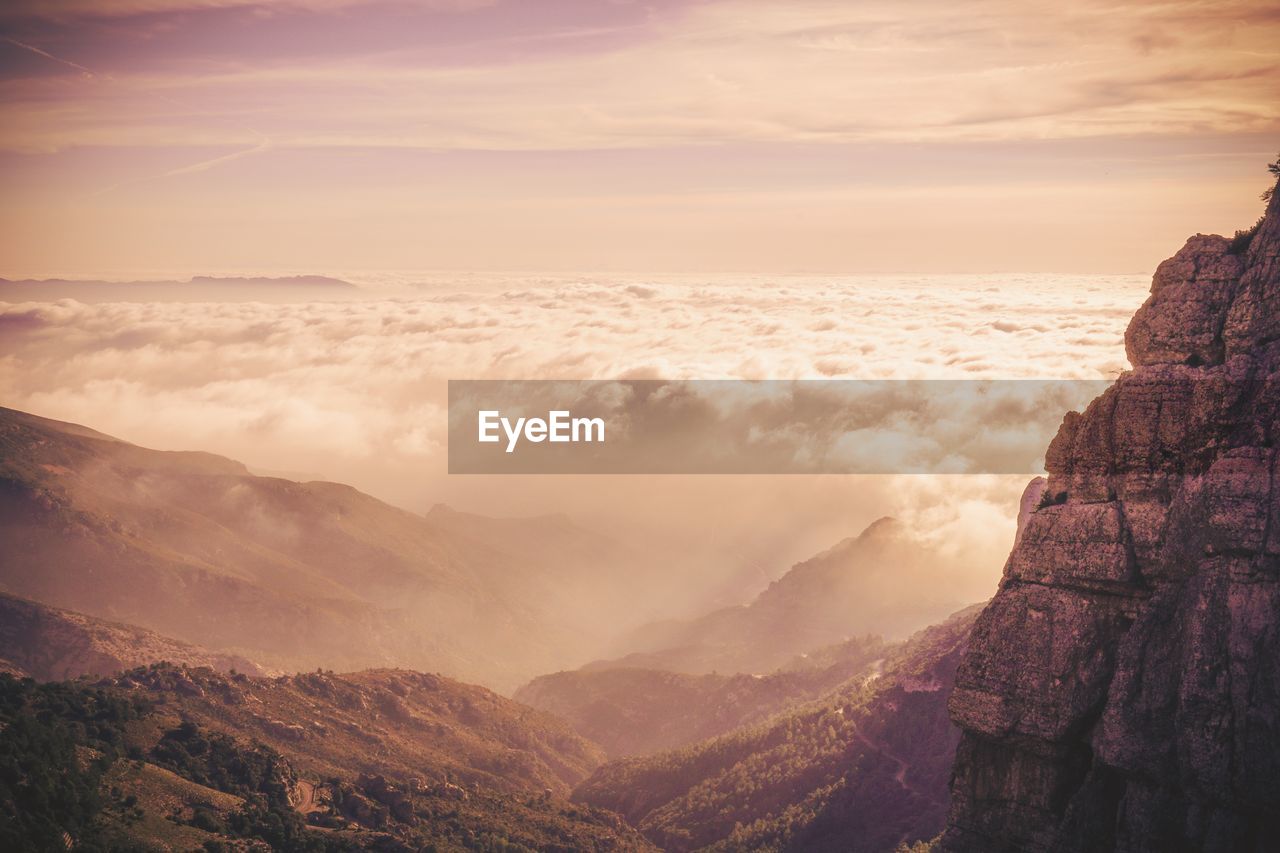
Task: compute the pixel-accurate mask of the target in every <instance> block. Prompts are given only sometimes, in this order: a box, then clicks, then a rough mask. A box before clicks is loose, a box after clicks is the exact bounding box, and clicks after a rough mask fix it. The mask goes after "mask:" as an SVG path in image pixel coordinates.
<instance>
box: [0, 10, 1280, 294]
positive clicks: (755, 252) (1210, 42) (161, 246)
mask: <svg viewBox="0 0 1280 853" xmlns="http://www.w3.org/2000/svg"><path fill="white" fill-rule="evenodd" d="M1278 92H1280V7H1277V6H1276V5H1275V4H1274V3H1269V2H1265V1H1264V0H1263V1H1260V0H1226V2H1181V1H1180V0H1169V2H1124V0H1121V2H1106V3H1103V2H1099V0H1084V2H1079V3H1067V4H1064V3H1047V2H1046V3H1041V2H1024V0H986V2H974V3H965V4H956V3H952V2H943V0H911V2H890V0H870V2H859V3H849V2H840V0H786V2H782V1H781V0H777V1H776V2H771V0H658V2H639V0H637V1H636V2H628V0H539V2H530V0H426V1H425V2H414V3H409V2H388V0H368V2H364V1H363V0H284V2H247V1H246V2H242V0H118V2H112V3H100V2H92V0H41V2H37V0H10V2H8V3H6V4H4V6H3V8H0V114H2V115H3V121H2V122H0V181H3V184H4V186H5V196H6V204H5V205H4V208H3V211H0V233H3V235H4V236H3V237H0V276H7V277H17V276H44V275H55V274H57V275H113V274H115V275H124V274H139V273H144V274H145V273H146V272H147V271H155V270H165V271H177V272H186V273H205V272H217V271H223V270H241V271H254V272H264V273H265V272H284V271H288V272H314V273H323V272H330V271H333V270H352V269H355V270H494V271H514V270H520V271H552V270H554V271H598V272H611V271H612V272H620V271H630V272H643V273H647V272H655V273H656V272H691V273H698V272H703V273H710V272H741V273H799V274H806V273H875V272H904V271H905V272H937V273H968V272H974V273H984V272H1061V273H1117V274H1119V273H1149V271H1150V270H1151V269H1152V268H1153V267H1154V265H1155V263H1156V262H1158V261H1159V260H1160V259H1162V258H1164V257H1166V256H1168V254H1170V253H1171V251H1172V249H1173V248H1176V246H1177V245H1178V244H1179V243H1180V241H1181V240H1182V239H1183V238H1184V237H1185V236H1186V235H1187V234H1190V233H1194V232H1197V231H1218V232H1230V231H1232V230H1234V229H1236V228H1243V227H1246V226H1248V225H1249V224H1251V223H1252V221H1253V220H1254V219H1255V218H1256V217H1257V216H1258V214H1259V213H1260V205H1259V203H1258V200H1257V196H1258V193H1259V192H1260V191H1261V190H1262V189H1263V188H1264V187H1265V185H1266V177H1265V173H1264V170H1263V167H1264V165H1265V163H1266V162H1268V161H1269V160H1270V159H1272V158H1273V157H1274V156H1275V153H1276V151H1277V149H1280V97H1277V93H1278Z"/></svg>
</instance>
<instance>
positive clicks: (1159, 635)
mask: <svg viewBox="0 0 1280 853" xmlns="http://www.w3.org/2000/svg"><path fill="white" fill-rule="evenodd" d="M1125 343H1126V348H1127V350H1128V354H1129V358H1130V361H1131V362H1132V364H1133V366H1134V369H1133V370H1132V371H1131V372H1129V373H1126V374H1125V375H1123V376H1122V377H1121V378H1120V379H1119V380H1117V382H1116V383H1115V385H1113V386H1112V387H1111V388H1110V389H1108V390H1107V391H1106V392H1105V393H1104V394H1103V395H1102V396H1100V397H1099V398H1098V399H1096V400H1094V401H1093V403H1092V404H1090V406H1089V407H1088V408H1087V409H1086V411H1085V412H1084V413H1083V414H1077V413H1074V412H1073V413H1070V414H1068V415H1067V417H1066V418H1065V419H1064V421H1063V424H1062V427H1061V429H1060V430H1059V432H1058V435H1057V437H1056V438H1055V439H1054V440H1053V443H1052V444H1051V445H1050V448H1049V451H1048V454H1047V457H1046V459H1047V463H1046V467H1047V468H1048V471H1049V479H1048V483H1047V486H1046V489H1045V492H1046V495H1047V496H1048V497H1049V498H1051V500H1046V501H1044V502H1043V504H1042V505H1041V507H1040V508H1039V509H1037V510H1036V511H1035V512H1034V513H1032V514H1031V515H1030V516H1029V517H1028V518H1027V521H1026V525H1025V529H1023V530H1022V531H1021V536H1020V537H1019V540H1018V542H1017V544H1016V545H1015V546H1014V549H1013V552H1012V553H1011V554H1010V557H1009V561H1008V563H1007V564H1006V566H1005V570H1004V578H1003V580H1002V582H1001V585H1000V590H999V592H998V594H997V595H996V597H995V598H994V599H993V600H992V602H991V604H990V605H989V606H988V607H987V609H986V610H985V611H984V612H983V614H982V616H981V617H980V618H979V620H978V622H977V624H976V626H975V628H974V632H973V635H972V637H971V639H970V644H969V649H968V652H967V654H966V656H965V658H964V661H963V662H962V664H961V666H960V669H959V671H958V673H957V677H956V689H955V692H954V694H953V695H952V698H951V701H950V706H949V707H950V712H951V716H952V719H953V720H954V721H955V722H956V723H957V724H958V725H959V726H960V727H961V728H962V729H963V732H964V734H963V739H962V741H961V743H960V746H959V749H958V752H957V756H956V764H955V768H954V777H953V781H952V807H951V814H950V816H949V822H948V828H947V831H946V834H945V836H944V840H943V845H942V846H943V849H944V850H947V851H983V853H989V852H990V851H1001V850H1020V851H1022V850H1025V851H1055V853H1059V852H1060V853H1065V851H1101V850H1117V851H1168V850H1204V851H1224V853H1226V851H1262V850H1264V849H1266V850H1274V849H1276V847H1275V845H1276V844H1277V843H1280V453H1277V450H1276V447H1275V444H1276V440H1277V438H1280V194H1278V195H1277V197H1276V198H1275V199H1273V200H1272V202H1271V204H1270V207H1269V209H1268V211H1267V215H1266V217H1265V219H1264V221H1263V223H1262V225H1261V227H1260V229H1259V231H1258V233H1257V234H1256V235H1255V236H1254V238H1253V240H1252V242H1251V243H1250V245H1249V247H1248V249H1247V250H1246V251H1244V252H1242V253H1240V254H1232V253H1230V251H1229V242H1228V241H1227V240H1226V239H1224V238H1222V237H1207V236H1203V235H1198V236H1196V237H1193V238H1191V239H1190V240H1188V241H1187V244H1186V246H1184V247H1183V249H1182V250H1181V251H1179V252H1178V254H1176V255H1175V256H1174V257H1173V258H1170V259H1169V260H1167V261H1165V262H1164V263H1163V264H1161V265H1160V267H1159V269H1158V270H1157V271H1156V274H1155V279H1154V281H1153V283H1152V288H1151V296H1150V298H1149V299H1148V300H1147V302H1146V304H1144V305H1143V306H1142V308H1141V309H1140V310H1139V311H1138V313H1137V314H1136V315H1135V317H1134V318H1133V321H1132V322H1131V324H1130V326H1129V329H1128V332H1127V333H1126V336H1125ZM1063 493H1065V500H1064V498H1063Z"/></svg>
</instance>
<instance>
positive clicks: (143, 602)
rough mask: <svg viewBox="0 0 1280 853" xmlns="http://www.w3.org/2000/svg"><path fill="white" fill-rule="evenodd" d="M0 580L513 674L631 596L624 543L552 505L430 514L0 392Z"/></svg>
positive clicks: (304, 657)
mask: <svg viewBox="0 0 1280 853" xmlns="http://www.w3.org/2000/svg"><path fill="white" fill-rule="evenodd" d="M0 550H2V551H3V553H4V554H5V555H6V559H5V560H4V561H3V562H2V563H0V589H3V590H4V591H6V592H9V593H11V594H13V595H17V596H21V597H23V598H27V599H31V600H34V601H38V602H41V603H44V604H48V605H51V606H54V607H60V608H67V609H71V610H76V611H79V612H81V613H85V614H88V615H91V616H94V617H97V618H100V619H109V620H112V621H121V622H128V623H130V624H133V625H137V626H140V627H143V628H146V629H148V630H151V631H155V632H159V633H161V634H164V635H167V636H170V637H174V638H177V639H179V640H181V641H183V642H187V643H193V644H196V645H199V646H202V647H204V648H207V649H211V650H215V651H218V652H220V653H228V654H236V655H241V656H244V657H247V658H249V659H251V660H254V661H257V662H259V663H260V664H261V665H262V666H264V667H269V668H272V669H277V670H301V669H312V668H314V667H317V666H325V667H334V668H339V669H358V668H362V667H370V666H405V667H410V668H415V669H429V670H439V671H442V672H446V673H448V674H452V675H458V676H462V677H465V678H467V679H468V680H473V681H480V682H483V683H488V684H492V685H494V686H497V687H500V688H514V687H515V686H516V685H518V684H520V683H523V682H524V681H526V680H527V679H528V678H530V677H532V676H534V675H536V674H538V673H542V672H548V671H553V670H556V669H561V668H564V667H565V666H576V665H579V664H581V663H582V662H583V661H585V660H589V659H591V657H593V656H598V655H599V653H600V652H601V651H602V650H603V649H604V648H605V647H606V643H607V642H608V641H610V640H612V639H613V637H614V636H616V633H617V632H618V631H620V630H622V629H623V628H625V627H627V625H628V619H629V618H635V615H634V614H637V613H644V612H645V609H644V604H643V602H644V601H645V595H646V593H645V591H644V590H643V589H640V588H639V587H640V584H641V582H642V581H643V579H644V578H645V577H646V572H645V571H644V567H643V565H642V564H641V562H640V558H639V556H638V555H636V554H635V553H633V552H631V551H629V550H628V549H626V548H624V547H622V546H620V545H616V544H615V543H612V542H611V541H610V540H607V539H605V538H603V537H599V536H595V535H592V534H590V533H589V532H587V531H583V530H581V529H579V528H576V527H574V526H573V525H571V524H569V523H568V522H566V521H564V520H562V519H555V518H549V519H532V520H524V521H512V520H499V519H484V518H482V517H479V516H466V515H464V514H461V513H454V512H451V511H448V510H445V509H441V510H437V511H434V512H432V513H431V514H430V515H429V517H423V516H420V515H415V514H414V513H410V512H407V511H405V510H401V509H397V508H396V507H393V506H390V505H388V504H385V503H382V502H381V501H379V500H376V499H375V498H372V497H370V496H368V495H365V494H363V493H361V492H359V491H357V490H355V489H352V488H350V487H348V486H342V485H339V484H336V483H324V482H310V483H298V482H293V481H290V480H283V479H278V478H273V477H257V476H254V475H252V474H250V473H249V472H248V470H247V469H245V467H244V466H243V465H241V464H240V463H238V462H233V461H231V460H229V459H225V458H222V457H219V456H214V455H211V454H207V453H194V452H160V451H154V450H147V449H144V448H141V447H136V446H134V445H132V444H128V443H127V442H123V441H120V440H117V439H114V438H111V437H110V436H106V435H103V434H101V433H98V432H95V431H93V430H91V429H87V428H85V427H80V426H76V425H73V424H65V423H60V422H58V421H51V420H47V419H44V418H39V417H36V416H33V415H28V414H24V413H21V412H16V411H13V410H9V409H0Z"/></svg>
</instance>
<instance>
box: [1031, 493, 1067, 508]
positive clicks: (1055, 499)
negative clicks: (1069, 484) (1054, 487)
mask: <svg viewBox="0 0 1280 853" xmlns="http://www.w3.org/2000/svg"><path fill="white" fill-rule="evenodd" d="M1066 502H1067V493H1066V492H1058V493H1057V494H1056V495H1055V494H1053V493H1052V492H1050V491H1049V490H1048V489H1045V492H1044V494H1042V495H1041V496H1040V503H1039V504H1037V505H1036V509H1044V508H1045V507H1047V506H1060V505H1061V504H1064V503H1066Z"/></svg>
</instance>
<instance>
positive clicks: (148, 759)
mask: <svg viewBox="0 0 1280 853" xmlns="http://www.w3.org/2000/svg"><path fill="white" fill-rule="evenodd" d="M406 685H410V686H412V687H416V688H417V689H418V692H419V693H420V694H421V697H419V696H416V695H414V693H413V692H412V691H411V690H410V687H407V686H406ZM393 691H400V693H401V694H404V695H398V694H397V693H395V692H393ZM326 694H328V695H329V696H330V700H329V701H331V702H333V703H334V704H332V705H331V706H330V708H329V713H327V714H324V713H323V712H321V711H320V710H319V705H318V704H317V703H318V700H319V701H323V699H322V697H323V696H325V695H326ZM486 697H491V698H488V699H487V701H486ZM392 698H395V699H396V700H397V701H395V702H393V701H391V699H392ZM420 699H421V701H419V700H420ZM426 701H430V702H434V703H438V704H439V705H440V706H441V707H442V708H447V709H451V710H452V711H454V712H456V713H457V714H459V715H463V716H466V717H467V718H468V719H470V720H471V722H470V723H469V724H468V726H467V728H466V732H465V736H466V739H467V740H468V741H469V742H470V749H471V752H469V753H468V752H466V751H465V750H463V749H460V748H458V746H457V745H458V744H460V743H462V742H463V741H461V740H455V739H454V738H457V737H460V736H461V735H454V734H452V733H446V731H445V726H444V724H443V722H434V721H432V720H430V719H428V718H426V717H425V716H424V715H422V711H423V710H424V705H423V704H422V702H426ZM244 706H250V708H245V707H244ZM303 706H305V707H306V708H307V709H308V712H309V713H321V714H322V715H323V716H324V717H325V719H326V720H327V721H329V723H330V724H331V725H335V726H336V725H338V724H341V725H342V726H343V730H344V731H345V730H346V728H347V727H349V728H351V729H352V730H354V732H355V738H356V740H358V741H360V742H361V743H363V746H362V747H361V748H360V749H359V750H358V751H357V750H356V749H354V748H353V744H354V742H355V741H353V740H348V739H346V738H343V737H337V736H336V735H335V734H333V733H330V734H328V735H327V736H323V737H322V736H315V737H312V736H303V735H300V734H299V733H298V732H299V731H300V727H299V726H297V725H295V724H289V723H283V722H281V719H299V718H301V711H300V710H299V709H300V708H302V707H303ZM343 708H347V709H348V710H347V712H346V714H345V716H344V715H343V714H342V713H341V711H342V709H343ZM517 709H518V710H519V713H520V714H521V715H522V716H521V717H520V718H515V717H512V716H506V715H510V714H512V713H513V712H514V711H516V710H517ZM263 710H267V711H268V712H269V713H273V714H276V715H278V717H279V718H275V717H262V716H261V714H260V712H261V711H263ZM441 719H442V718H441ZM355 721H359V723H358V724H357V723H356V722H355ZM548 727H550V728H549V730H548ZM401 730H402V731H403V736H404V738H405V739H404V740H400V739H398V737H397V733H398V731H401ZM494 737H498V738H501V741H500V742H498V743H497V744H496V746H492V747H488V748H486V746H485V740H486V738H494ZM410 738H412V740H411V739H410ZM542 738H547V739H551V738H563V739H564V741H565V743H564V744H563V746H564V747H565V749H566V750H567V752H566V753H565V754H564V755H565V759H566V760H573V759H574V758H576V757H577V756H576V750H579V749H580V748H581V744H582V742H581V741H580V740H577V739H575V738H573V737H572V736H571V735H568V734H567V733H566V732H565V731H564V730H563V729H562V728H558V727H555V726H554V725H553V724H552V723H551V721H549V720H548V719H547V718H544V717H542V716H541V715H538V714H536V712H533V711H530V710H529V709H527V708H524V709H520V708H519V706H515V705H514V703H510V702H508V701H507V700H503V699H501V698H500V697H496V696H492V694H488V692H487V691H483V690H481V689H480V688H472V687H468V686H466V685H457V684H456V683H454V682H449V681H447V680H446V679H440V678H438V677H435V676H423V675H418V674H416V673H393V672H390V671H386V672H383V673H360V674H357V675H355V676H333V675H326V674H314V675H306V676H297V677H292V678H280V679H251V678H247V677H245V676H224V675H220V674H218V673H216V672H214V671H213V670H209V669H201V668H196V669H193V668H188V667H180V666H173V665H169V664H154V665H152V666H150V667H147V668H140V669H136V670H132V671H130V672H128V673H125V674H123V675H122V676H119V677H117V678H114V679H109V680H104V681H101V682H98V683H95V684H90V683H88V682H85V681H79V682H69V683H54V684H37V683H36V682H34V681H32V680H30V679H26V680H19V679H16V678H14V677H12V676H9V675H4V676H0V849H2V850H5V851H9V850H15V851H26V850H32V851H36V850H40V851H43V850H55V849H65V848H66V847H67V846H68V845H69V844H72V845H74V847H75V849H77V850H88V851H95V850H128V849H143V848H145V849H155V848H162V849H181V850H190V849H200V848H204V849H206V850H209V851H215V850H228V851H229V850H242V849H246V848H245V845H246V843H249V844H254V843H257V844H265V845H268V846H269V847H270V848H271V849H275V850H289V851H339V850H365V849H377V850H419V849H423V850H439V851H460V850H480V851H495V853H499V852H500V851H533V850H558V851H565V853H568V851H576V850H644V849H648V845H647V844H646V843H645V842H644V841H643V840H642V839H641V838H640V837H639V836H638V835H636V834H635V833H634V832H633V831H632V830H630V829H629V828H628V827H626V826H625V824H623V823H622V821H621V820H620V819H618V818H617V817H616V816H614V815H610V814H608V813H606V812H603V811H601V810H599V809H595V808H591V807H587V806H581V805H576V804H573V803H569V802H566V801H565V800H563V799H559V798H556V797H553V796H551V795H550V794H548V793H546V792H545V789H544V786H543V784H542V782H541V778H542V777H540V776H537V775H536V774H535V775H534V776H533V778H534V779H536V780H537V781H536V782H534V783H527V782H523V781H522V778H521V777H523V776H525V775H527V774H529V773H530V772H531V770H530V768H529V767H527V766H526V763H527V762H529V761H534V762H538V759H537V758H536V757H531V756H529V755H524V756H522V755H521V747H518V746H515V744H517V743H523V744H525V747H524V749H529V748H531V747H533V746H535V745H536V746H537V747H538V748H540V749H547V748H546V747H543V746H541V744H540V743H539V741H540V739H542ZM414 740H416V742H418V743H421V744H428V745H429V744H432V743H433V742H443V743H444V745H445V747H446V748H447V749H450V750H451V751H453V752H454V753H455V757H454V762H455V763H453V764H451V765H448V768H449V769H443V768H441V767H440V766H439V765H438V764H434V763H433V756H432V755H431V754H430V753H428V752H424V751H422V750H421V748H419V750H418V751H417V752H412V750H411V749H410V754H409V755H408V756H405V755H403V754H397V753H398V752H400V751H401V750H400V744H402V743H412V742H413V741H414ZM334 744H336V746H335V745H334ZM507 744H511V745H507ZM490 750H492V752H490ZM339 755H340V756H341V758H342V759H344V760H345V762H346V763H345V765H344V764H342V763H340V762H339V761H338V756H339ZM379 756H385V757H386V759H390V760H387V761H383V762H380V761H379ZM545 756H546V758H547V760H548V761H550V760H552V759H553V758H554V754H553V753H552V752H550V751H547V752H546V753H545ZM400 761H406V763H409V764H412V765H413V766H414V767H415V769H416V771H417V774H424V775H426V776H428V777H429V780H425V779H422V778H419V777H418V776H417V775H416V774H415V777H414V778H409V777H407V776H405V775H401V773H400V771H401V768H402V766H403V765H401V764H400V763H399V762H400ZM460 761H476V762H479V763H480V764H482V765H484V766H483V767H481V768H479V769H478V770H468V769H467V768H466V766H465V765H463V764H462V763H460ZM357 766H359V767H362V768H363V767H367V768H369V770H370V771H373V772H362V771H360V770H358V769H356V767H357ZM317 767H327V768H330V770H331V772H325V773H320V774H317V773H316V772H315V768H317ZM504 767H505V768H507V769H508V770H510V771H512V772H513V773H514V774H515V775H514V776H512V777H511V778H510V779H508V780H507V781H506V783H505V785H503V786H501V787H499V786H496V785H494V786H489V785H487V784H486V785H482V784H480V783H479V780H485V781H486V782H487V781H488V780H491V779H492V780H497V779H499V778H500V777H499V776H497V775H493V776H491V775H489V774H491V773H492V774H497V773H499V772H501V770H502V768H504ZM307 768H310V770H309V776H310V778H309V779H306V778H305V777H304V776H303V772H304V771H305V770H307ZM565 769H566V772H570V771H568V770H567V768H565ZM383 772H386V773H387V774H388V775H386V776H384V775H382V773H383ZM542 772H543V773H549V772H550V771H548V770H547V769H546V768H545V767H544V768H543V770H542ZM466 776H469V777H471V778H472V779H474V780H477V781H471V782H464V783H463V784H455V783H454V782H452V781H448V780H450V779H459V780H461V779H463V778H464V777H466ZM579 778H580V777H579ZM548 779H549V780H552V779H554V777H553V776H549V777H548ZM437 780H438V781H437ZM558 784H559V785H560V786H561V789H562V790H567V786H564V785H563V783H558Z"/></svg>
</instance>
